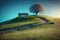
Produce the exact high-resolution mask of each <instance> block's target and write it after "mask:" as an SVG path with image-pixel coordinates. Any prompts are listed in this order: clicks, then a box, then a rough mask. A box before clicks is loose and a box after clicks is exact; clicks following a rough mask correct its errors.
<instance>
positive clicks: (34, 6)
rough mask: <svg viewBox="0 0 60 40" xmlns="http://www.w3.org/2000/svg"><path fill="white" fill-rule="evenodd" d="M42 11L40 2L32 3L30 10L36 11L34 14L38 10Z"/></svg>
mask: <svg viewBox="0 0 60 40" xmlns="http://www.w3.org/2000/svg"><path fill="white" fill-rule="evenodd" d="M43 11H44V8H43V6H42V5H41V4H38V3H37V4H34V5H32V6H31V7H30V12H32V13H36V16H37V14H38V13H39V12H43Z"/></svg>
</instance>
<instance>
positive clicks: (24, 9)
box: [0, 0, 60, 22]
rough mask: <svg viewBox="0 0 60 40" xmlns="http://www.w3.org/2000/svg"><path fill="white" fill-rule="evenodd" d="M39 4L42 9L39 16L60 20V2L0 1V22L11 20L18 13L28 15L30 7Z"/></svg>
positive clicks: (41, 0) (36, 0) (45, 0)
mask: <svg viewBox="0 0 60 40" xmlns="http://www.w3.org/2000/svg"><path fill="white" fill-rule="evenodd" d="M35 3H40V4H42V5H43V7H44V10H45V11H44V13H43V14H40V13H39V15H48V16H52V17H57V18H60V1H59V0H0V22H3V21H6V20H9V19H13V18H15V17H17V16H18V13H29V15H34V13H31V12H30V11H29V8H30V6H31V5H33V4H35Z"/></svg>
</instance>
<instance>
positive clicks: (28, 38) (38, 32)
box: [0, 19, 60, 40]
mask: <svg viewBox="0 0 60 40" xmlns="http://www.w3.org/2000/svg"><path fill="white" fill-rule="evenodd" d="M36 21H37V20H35V21H33V20H32V21H30V22H31V23H34V22H36ZM52 21H54V22H55V23H56V24H45V25H42V26H37V27H34V28H31V29H27V30H23V31H13V32H11V33H8V32H7V33H3V34H1V35H0V39H1V40H60V19H53V20H52ZM28 22H29V21H28ZM30 22H29V24H30ZM37 22H39V21H37ZM22 23H23V22H22ZM25 23H27V22H25ZM13 24H14V25H15V26H16V24H15V23H13ZM13 24H9V25H12V26H10V27H13V26H14V25H13ZM27 24H28V23H27ZM7 25H8V24H6V25H5V28H9V25H8V27H6V26H7ZM18 25H19V26H20V23H17V26H18ZM22 25H25V24H22ZM3 28H4V26H3Z"/></svg>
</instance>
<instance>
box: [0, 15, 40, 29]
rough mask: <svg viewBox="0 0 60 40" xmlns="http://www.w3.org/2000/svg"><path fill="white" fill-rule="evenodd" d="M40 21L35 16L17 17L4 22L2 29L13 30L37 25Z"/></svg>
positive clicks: (0, 26)
mask: <svg viewBox="0 0 60 40" xmlns="http://www.w3.org/2000/svg"><path fill="white" fill-rule="evenodd" d="M39 21H40V20H39V19H38V18H36V17H34V16H29V17H16V18H14V19H11V20H8V21H5V22H2V23H1V25H0V29H4V28H12V27H18V26H22V25H26V24H33V23H37V22H39Z"/></svg>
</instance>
